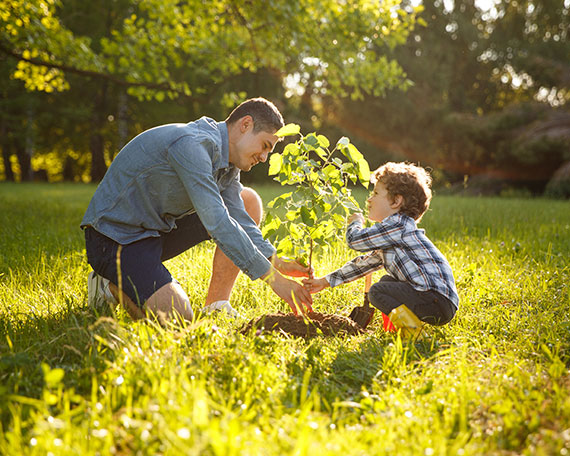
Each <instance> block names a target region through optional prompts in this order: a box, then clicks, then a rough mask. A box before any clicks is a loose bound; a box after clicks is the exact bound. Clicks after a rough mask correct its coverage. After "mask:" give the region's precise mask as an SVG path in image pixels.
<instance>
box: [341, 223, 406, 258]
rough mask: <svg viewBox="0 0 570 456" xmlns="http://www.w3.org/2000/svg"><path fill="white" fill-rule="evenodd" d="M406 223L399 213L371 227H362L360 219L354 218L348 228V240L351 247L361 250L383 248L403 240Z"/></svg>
mask: <svg viewBox="0 0 570 456" xmlns="http://www.w3.org/2000/svg"><path fill="white" fill-rule="evenodd" d="M403 231H404V223H403V221H402V219H401V216H400V215H399V214H394V215H392V216H390V217H388V218H387V219H385V220H384V221H382V222H379V223H375V224H374V225H372V226H371V227H370V228H362V221H361V220H360V219H356V220H353V221H351V222H350V223H349V225H348V228H347V229H346V242H347V243H348V246H349V247H350V248H351V249H354V250H358V251H360V252H368V251H370V250H382V249H386V248H388V247H392V246H394V245H395V244H398V243H399V242H400V241H401V238H402V233H403Z"/></svg>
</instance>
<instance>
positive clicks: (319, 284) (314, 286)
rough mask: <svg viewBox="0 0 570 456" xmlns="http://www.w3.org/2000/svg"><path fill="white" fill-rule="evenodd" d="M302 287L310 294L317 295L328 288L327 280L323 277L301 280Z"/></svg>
mask: <svg viewBox="0 0 570 456" xmlns="http://www.w3.org/2000/svg"><path fill="white" fill-rule="evenodd" d="M303 285H304V286H305V288H306V289H307V291H309V292H310V293H318V292H319V291H321V290H324V289H325V288H328V287H330V284H329V282H328V280H327V279H326V278H324V277H321V278H320V279H305V280H303Z"/></svg>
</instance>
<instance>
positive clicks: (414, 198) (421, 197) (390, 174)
mask: <svg viewBox="0 0 570 456" xmlns="http://www.w3.org/2000/svg"><path fill="white" fill-rule="evenodd" d="M370 181H371V182H372V183H373V184H376V183H377V182H380V183H382V184H383V185H384V186H385V187H386V190H387V191H388V196H389V197H390V198H391V199H394V198H395V197H396V195H402V197H403V198H404V202H403V203H402V206H401V207H400V212H401V213H403V214H406V215H408V216H410V217H412V218H413V219H414V220H416V221H417V222H419V221H420V220H421V218H422V216H423V215H424V214H425V212H426V211H427V210H428V208H429V203H430V201H431V196H432V195H431V181H432V179H431V176H430V175H429V173H428V172H427V171H426V170H425V169H424V168H422V167H421V166H416V165H413V164H411V163H404V162H400V163H394V162H388V163H386V164H384V165H382V166H381V167H380V168H378V169H377V170H375V171H374V172H373V173H372V176H371V179H370Z"/></svg>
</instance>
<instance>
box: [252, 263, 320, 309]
mask: <svg viewBox="0 0 570 456" xmlns="http://www.w3.org/2000/svg"><path fill="white" fill-rule="evenodd" d="M261 279H262V280H264V281H265V282H267V283H268V284H269V286H270V287H271V288H272V290H273V291H274V292H275V294H276V295H277V296H279V297H280V298H281V299H283V300H284V301H285V302H286V303H287V304H289V307H291V310H292V311H293V313H294V314H295V315H297V314H298V310H301V312H302V313H306V312H305V308H304V307H303V306H305V307H306V308H307V310H308V311H309V312H312V311H313V308H312V307H311V305H312V304H313V299H312V298H311V294H310V293H309V292H308V291H307V290H306V289H305V288H304V287H303V286H302V285H301V284H300V283H297V282H295V281H294V280H289V279H286V278H285V277H283V276H282V275H281V274H280V273H279V272H278V271H277V270H275V269H274V268H273V267H272V268H271V269H270V270H269V272H268V273H267V274H265V275H264V276H262V277H261Z"/></svg>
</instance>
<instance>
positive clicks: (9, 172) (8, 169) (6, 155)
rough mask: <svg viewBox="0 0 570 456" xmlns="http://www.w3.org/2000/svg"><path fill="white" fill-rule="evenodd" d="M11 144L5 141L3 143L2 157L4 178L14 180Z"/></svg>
mask: <svg viewBox="0 0 570 456" xmlns="http://www.w3.org/2000/svg"><path fill="white" fill-rule="evenodd" d="M10 149H11V147H10V145H9V144H8V143H7V142H5V143H4V144H3V145H2V159H3V160H4V178H5V180H7V181H10V182H14V180H15V179H14V170H13V169H12V163H11V162H10V155H12V154H11V150H10Z"/></svg>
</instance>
